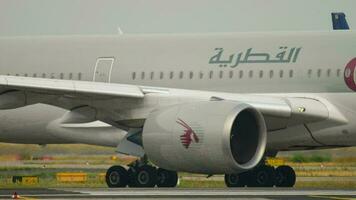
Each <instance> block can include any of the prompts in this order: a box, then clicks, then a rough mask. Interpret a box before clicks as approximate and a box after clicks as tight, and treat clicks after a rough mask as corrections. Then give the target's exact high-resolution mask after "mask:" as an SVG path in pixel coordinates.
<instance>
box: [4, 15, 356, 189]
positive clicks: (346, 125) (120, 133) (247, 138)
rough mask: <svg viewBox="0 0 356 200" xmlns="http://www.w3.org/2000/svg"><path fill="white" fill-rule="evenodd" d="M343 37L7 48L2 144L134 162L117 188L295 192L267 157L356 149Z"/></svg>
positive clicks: (273, 35)
mask: <svg viewBox="0 0 356 200" xmlns="http://www.w3.org/2000/svg"><path fill="white" fill-rule="evenodd" d="M337 18H338V19H342V18H339V17H337ZM336 21H338V20H336ZM336 23H337V22H336ZM343 24H345V23H343ZM338 27H339V28H338V30H332V31H301V32H260V33H249V32H246V33H214V34H168V35H167V34H155V35H125V34H123V35H120V36H118V35H113V36H28V37H25V36H21V37H1V38H0V74H1V75H0V90H1V93H0V109H1V111H0V141H1V142H8V143H23V144H40V145H45V144H70V143H71V144H77V143H83V144H92V145H100V146H109V147H114V148H115V151H116V152H118V153H120V154H126V155H132V156H136V157H138V158H139V159H138V160H137V161H135V162H134V163H131V164H130V165H128V166H119V165H116V166H112V167H110V168H109V169H108V170H107V173H106V183H107V185H108V187H113V188H116V187H127V186H129V187H155V186H157V187H175V186H176V185H177V182H178V175H177V172H192V173H200V174H206V175H208V176H212V175H215V174H224V175H225V176H224V180H225V183H226V186H227V187H245V186H247V187H274V186H276V187H293V186H294V185H295V182H296V175H295V172H294V170H293V168H292V167H290V166H287V165H283V166H279V167H276V168H275V167H272V166H269V165H267V164H265V159H266V158H267V157H275V156H276V155H277V153H278V152H281V151H293V150H314V149H327V148H340V147H351V146H356V104H355V101H356V95H355V93H354V92H355V91H356V70H355V68H356V45H355V44H356V33H355V32H353V31H350V30H345V29H343V28H342V27H343V26H341V28H340V26H338ZM347 28H348V27H347ZM340 29H341V30H340Z"/></svg>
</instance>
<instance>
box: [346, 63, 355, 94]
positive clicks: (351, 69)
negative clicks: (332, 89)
mask: <svg viewBox="0 0 356 200" xmlns="http://www.w3.org/2000/svg"><path fill="white" fill-rule="evenodd" d="M355 68H356V58H354V59H352V60H351V61H350V62H349V63H348V64H347V65H346V68H345V72H344V80H345V83H346V85H347V87H349V88H350V89H351V90H353V91H355V92H356V82H355V81H356V77H355Z"/></svg>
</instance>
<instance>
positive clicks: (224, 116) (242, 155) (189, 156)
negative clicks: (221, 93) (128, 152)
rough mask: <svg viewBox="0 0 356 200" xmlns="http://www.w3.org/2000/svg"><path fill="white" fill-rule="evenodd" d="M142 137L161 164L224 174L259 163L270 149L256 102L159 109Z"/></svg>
mask: <svg viewBox="0 0 356 200" xmlns="http://www.w3.org/2000/svg"><path fill="white" fill-rule="evenodd" d="M188 136H189V137H188ZM142 137H143V138H142V139H143V147H144V150H145V152H146V154H147V156H148V158H149V159H150V161H152V162H153V163H154V164H156V165H157V166H159V167H162V168H165V169H169V170H175V171H185V172H194V173H204V174H219V173H238V172H242V171H246V170H249V169H251V168H253V167H255V166H256V165H257V164H258V163H259V162H260V160H261V159H262V157H263V154H264V152H265V147H266V141H267V131H266V125H265V122H264V119H263V116H262V115H261V113H260V112H259V111H258V110H256V109H255V108H253V107H252V106H251V105H248V104H245V103H239V102H231V101H209V102H195V103H187V104H180V105H174V106H170V107H166V108H161V109H158V110H155V111H153V112H152V113H151V114H150V115H149V116H148V118H147V120H146V122H145V125H144V128H143V134H142ZM230 138H232V139H231V140H230Z"/></svg>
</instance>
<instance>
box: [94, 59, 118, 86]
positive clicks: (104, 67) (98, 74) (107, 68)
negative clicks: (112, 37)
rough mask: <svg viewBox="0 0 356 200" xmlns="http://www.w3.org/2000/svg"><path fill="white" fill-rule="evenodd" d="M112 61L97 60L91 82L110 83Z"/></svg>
mask: <svg viewBox="0 0 356 200" xmlns="http://www.w3.org/2000/svg"><path fill="white" fill-rule="evenodd" d="M114 61H115V58H113V57H105V58H103V57H102V58H98V59H97V60H96V63H95V68H94V75H93V81H95V82H110V78H111V71H112V67H113V65H114Z"/></svg>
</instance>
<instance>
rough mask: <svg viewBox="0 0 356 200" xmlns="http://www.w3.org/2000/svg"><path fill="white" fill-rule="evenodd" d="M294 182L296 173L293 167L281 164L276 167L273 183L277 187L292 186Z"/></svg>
mask: <svg viewBox="0 0 356 200" xmlns="http://www.w3.org/2000/svg"><path fill="white" fill-rule="evenodd" d="M295 182H296V175H295V171H294V170H293V168H291V167H290V166H286V165H282V166H279V167H277V169H276V180H275V185H276V186H277V187H293V186H294V185H295Z"/></svg>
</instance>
